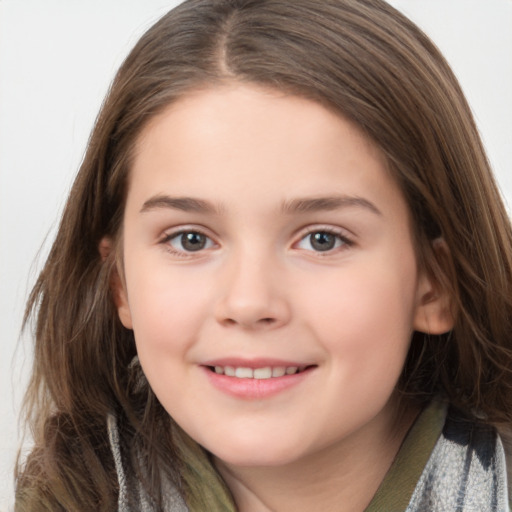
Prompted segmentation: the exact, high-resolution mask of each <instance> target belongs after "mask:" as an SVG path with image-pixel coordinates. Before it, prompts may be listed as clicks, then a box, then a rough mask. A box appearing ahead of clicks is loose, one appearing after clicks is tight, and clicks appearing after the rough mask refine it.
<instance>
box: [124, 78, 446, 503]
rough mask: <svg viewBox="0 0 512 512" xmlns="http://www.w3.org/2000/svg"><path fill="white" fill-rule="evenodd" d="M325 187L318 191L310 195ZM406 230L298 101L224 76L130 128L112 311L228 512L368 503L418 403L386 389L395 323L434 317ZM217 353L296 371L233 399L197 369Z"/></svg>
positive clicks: (386, 191) (338, 142) (379, 170)
mask: <svg viewBox="0 0 512 512" xmlns="http://www.w3.org/2000/svg"><path fill="white" fill-rule="evenodd" d="M169 197H170V198H173V200H169ZM325 197H328V198H333V197H335V198H336V201H331V202H330V203H329V204H326V203H325V202H324V204H323V206H322V204H320V205H319V204H318V203H314V202H312V201H311V200H314V199H318V198H325ZM175 198H194V199H197V200H200V201H204V202H207V203H208V205H209V210H205V211H203V210H202V209H200V208H199V209H198V208H197V207H198V203H197V202H196V203H192V202H190V201H188V202H187V201H185V202H184V201H181V202H180V201H175V200H174V199H175ZM339 198H342V199H341V200H339ZM299 200H309V203H307V204H308V205H309V208H302V209H301V208H300V207H298V201H299ZM334 203H336V204H334ZM201 204H202V203H201ZM300 204H301V205H304V204H306V203H304V201H303V202H302V203H300ZM283 205H287V208H285V209H283ZM210 210H211V211H210ZM183 231H188V232H199V233H202V234H203V235H205V236H206V237H207V238H202V239H201V240H202V241H204V244H205V245H204V248H202V249H200V250H197V251H191V250H187V248H186V247H184V246H183V239H182V237H181V235H180V234H179V233H181V232H183ZM411 231H412V228H411V221H410V215H409V211H408V208H407V205H406V203H405V200H404V198H403V196H402V193H401V191H400V189H399V188H398V186H397V184H396V183H395V181H394V180H393V178H392V177H391V175H390V173H389V171H388V169H387V166H386V162H385V160H384V158H383V157H382V155H381V154H380V153H379V151H378V150H377V149H376V148H375V147H374V146H373V145H372V144H371V143H370V142H369V141H368V140H367V139H366V138H365V137H364V136H363V135H362V134H361V133H360V132H359V131H358V129H357V128H356V127H354V126H353V125H352V124H350V123H349V122H347V121H346V120H344V119H343V118H342V117H340V116H338V115H336V114H335V113H333V112H331V111H329V110H327V109H326V108H324V107H323V106H320V105H319V104H316V103H314V102H311V101H309V100H306V99H302V98H299V97H295V96H288V95H285V94H283V93H279V92H275V91H272V90H266V89H262V88H258V87H256V86H248V85H240V84H236V83H233V84H229V85H226V86H222V87H217V88H212V89H208V90H202V91H197V92H194V93H191V94H189V95H187V96H186V97H184V98H182V99H180V100H179V101H177V102H176V103H174V104H173V105H171V106H169V107H168V108H167V109H166V110H165V111H164V112H163V113H162V114H160V115H158V116H157V117H155V118H154V119H153V120H152V121H151V122H150V124H149V125H148V126H147V127H146V128H145V129H144V131H143V133H142V134H141V136H140V138H139V143H138V146H137V151H136V156H135V159H134V163H133V168H132V171H131V175H130V182H129V192H128V197H127V203H126V209H125V214H124V227H123V244H124V245H123V254H124V262H123V269H122V274H123V275H122V278H121V279H120V281H119V285H118V289H117V296H118V311H119V316H120V318H121V321H122V322H123V324H124V325H125V327H127V328H129V329H133V330H134V334H135V339H136V344H137V350H138V355H139V359H140V362H141V364H142V367H143V369H144V372H145V374H146V376H147V378H148V380H149V383H150V385H151V386H152V388H153V390H154V392H155V393H156V395H157V397H158V398H159V400H160V401H161V403H162V404H163V406H164V407H165V409H166V410H167V411H168V412H169V414H170V415H171V416H172V417H173V418H174V419H175V420H176V422H177V423H178V424H179V425H181V427H182V428H183V429H184V430H185V431H186V432H187V433H188V434H189V435H190V436H191V437H192V438H193V439H195V440H196V441H197V442H198V443H200V444H201V445H202V446H203V447H205V448H206V449H207V450H209V451H210V452H211V453H212V454H213V456H214V460H215V463H216V465H217V468H218V469H219V471H220V473H221V474H222V475H223V477H224V478H225V480H226V482H227V483H228V486H229V487H230V489H231V491H232V492H233V495H234V497H235V500H236V502H237V506H238V508H239V510H240V511H242V512H245V511H258V512H260V511H269V510H272V511H288V510H290V511H291V510H293V511H295V512H300V511H302V510H326V511H329V510H336V511H339V510H350V511H358V510H364V508H365V507H366V505H367V504H368V503H369V501H370V500H371V497H372V496H373V494H374V493H375V491H376V489H377V488H378V485H379V483H380V482H381V481H382V479H383V477H384V475H385V472H386V471H387V469H388V468H389V466H390V464H391V462H392V460H393V458H394V456H395V455H396V452H397V451H398V449H399V446H400V443H401V442H402V440H403V437H404V436H405V434H406V432H407V430H408V428H409V427H410V425H411V423H412V421H413V420H414V418H415V416H416V415H417V412H418V411H416V410H415V409H414V408H413V407H407V406H404V404H403V403H401V405H400V404H399V403H398V400H397V397H396V394H395V392H394V390H395V386H396V382H397V380H398V378H399V376H400V373H401V370H402V367H403V364H404V360H405V358H406V355H407V351H408V348H409V342H410V339H411V334H412V332H413V331H414V330H421V331H426V330H429V331H430V332H432V333H440V332H445V331H446V330H448V329H449V328H450V327H451V325H450V324H451V318H450V316H449V314H447V308H446V301H445V300H444V297H443V296H442V294H441V293H440V292H439V290H437V288H436V286H435V283H433V282H432V280H430V279H428V278H427V276H425V275H424V274H423V273H422V272H421V271H420V269H419V268H418V264H417V259H416V253H415V249H414V246H413V241H412V232H411ZM325 232H328V233H330V234H331V235H332V236H333V237H334V238H332V240H333V241H334V245H333V247H332V249H329V250H322V251H321V250H318V246H316V245H314V244H313V243H312V238H311V233H319V235H318V236H320V237H322V236H325V235H322V233H325ZM196 240H197V238H196ZM196 246H197V245H196ZM329 247H330V246H329ZM222 358H242V359H243V360H244V361H245V360H251V361H253V360H256V359H261V358H272V359H277V360H285V361H292V362H298V363H301V364H303V365H309V366H310V369H309V370H308V371H307V372H305V374H304V375H302V376H301V377H300V378H298V379H297V382H296V383H295V384H294V385H292V386H291V387H287V388H286V389H284V390H282V391H280V392H277V393H274V394H271V395H269V396H266V395H265V396H262V397H256V398H255V397H253V396H250V397H244V396H233V395H231V394H229V393H226V392H225V391H224V390H222V389H219V388H218V387H216V386H215V385H213V384H212V380H211V379H210V376H211V375H209V374H208V372H209V370H207V369H206V367H205V364H206V363H208V362H211V361H214V360H219V359H222ZM399 406H400V407H401V408H400V410H399ZM340 507H345V508H340Z"/></svg>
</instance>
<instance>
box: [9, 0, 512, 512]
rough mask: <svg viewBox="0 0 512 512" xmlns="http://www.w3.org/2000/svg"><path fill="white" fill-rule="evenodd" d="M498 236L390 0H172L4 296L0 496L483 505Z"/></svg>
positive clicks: (503, 342)
mask: <svg viewBox="0 0 512 512" xmlns="http://www.w3.org/2000/svg"><path fill="white" fill-rule="evenodd" d="M511 235H512V233H511V227H510V223H509V220H508V218H507V215H506V213H505V210H504V207H503V204H502V202H501V199H500V197H499V194H498V192H497V189H496V186H495V183H494V180H493V177H492V174H491V172H490V170H489V166H488V163H487V160H486V157H485V154H484V151H483V148H482V144H481V142H480V139H479V137H478V134H477V130H476V128H475V125H474V122H473V120H472V117H471V114H470V110H469V108H468V105H467V103H466V102H465V100H464V97H463V95H462V93H461V90H460V88H459V86H458V84H457V81H456V79H455V78H454V76H453V74H452V72H451V71H450V69H449V67H448V66H447V64H446V62H445V61H444V59H443V58H442V57H441V55H440V54H439V52H438V51H437V50H436V48H435V47H434V46H433V44H432V43H431V42H430V41H429V40H428V39H427V38H426V36H425V35H424V34H423V33H422V32H421V31H419V29H418V28H417V27H415V26H414V25H413V24H412V23H411V22H410V21H408V20H407V19H405V18H404V17H403V16H402V15H400V14H399V13H398V12H396V11H395V10H394V9H393V8H391V7H390V6H389V5H388V4H386V3H384V2H383V1H381V0H357V1H356V0H325V1H322V2H317V1H314V0H294V1H293V2H287V1H283V0H215V1H212V0H208V1H206V0H189V1H186V2H184V3H183V4H181V5H180V6H179V7H178V8H176V9H174V10H173V11H171V12H170V13H169V14H167V15H166V16H164V18H162V19H161V20H160V21H159V22H158V23H157V24H156V25H155V26H154V27H152V28H151V29H150V30H149V31H148V32H147V33H146V34H145V35H144V36H143V37H142V39H141V40H140V41H139V43H138V44H137V45H136V47H135V48H134V50H133V51H132V52H131V54H130V55H129V56H128V58H127V59H126V61H125V63H124V64H123V66H122V67H121V69H120V71H119V73H118V75H117V77H116V79H115V80H114V83H113V85H112V88H111V91H110V93H109V96H108V98H107V99H106V101H105V104H104V106H103V108H102V111H101V113H100V115H99V117H98V120H97V123H96V126H95V128H94V131H93V134H92V136H91V139H90V142H89V147H88V151H87V154H86V157H85V159H84V162H83V164H82V167H81V169H80V172H79V175H78V177H77V179H76V181H75V184H74V187H73V189H72V191H71V194H70V197H69V200H68V203H67V207H66V209H65V212H64V215H63V220H62V222H61V225H60V229H59V232H58V235H57V238H56V241H55V243H54V245H53V248H52V251H51V253H50V255H49V258H48V261H47V264H46V266H45V268H44V269H43V271H42V274H41V276H40V277H39V280H38V282H37V284H36V286H35V288H34V290H33V293H32V295H31V298H30V301H29V304H28V308H27V317H28V316H30V315H35V316H36V319H37V322H36V333H35V338H36V346H35V363H34V372H33V377H32V381H31V384H30V388H29V390H28V393H27V407H28V411H29V415H30V417H31V418H32V420H33V431H34V441H35V446H34V448H33V451H32V453H31V454H30V456H29V457H28V460H27V461H26V462H25V463H24V464H23V465H22V466H21V467H20V469H19V471H18V475H17V503H16V510H19V511H23V510H38V511H40V510H52V511H55V510H72V511H86V510H87V511H89V510H105V511H107V510H108V511H111V510H119V511H123V512H124V511H135V510H164V511H168V510H172V511H181V510H191V511H217V510H219V511H220V510H226V511H235V510H238V511H240V512H248V511H250V512H253V511H258V512H259V511H277V512H280V511H291V510H293V511H299V512H300V511H301V510H336V511H340V510H346V511H362V510H366V511H376V510H386V511H388V510H390V511H405V510H407V511H420V510H435V511H452V510H460V511H477V510H478V511H503V510H507V509H508V506H507V483H506V475H505V473H506V469H505V455H504V448H503V443H502V440H503V439H505V437H506V435H507V433H508V430H509V427H510V424H511V421H512V404H511V401H512V393H511V392H510V388H511V384H512V374H511V371H512V352H511V343H510V341H509V332H510V330H511V327H512V326H511V323H512V305H511V285H512V275H511V272H512V236H511ZM498 431H500V434H498V433H497V432H498Z"/></svg>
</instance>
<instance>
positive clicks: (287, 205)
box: [282, 196, 382, 216]
mask: <svg viewBox="0 0 512 512" xmlns="http://www.w3.org/2000/svg"><path fill="white" fill-rule="evenodd" d="M347 207H358V208H364V209H366V210H369V211H370V212H372V213H374V214H375V215H379V216H380V215H382V212H381V211H380V210H379V209H378V208H377V207H376V206H375V205H374V204H373V203H372V202H370V201H368V200H367V199H364V198H363V197H358V196H329V197H316V198H303V199H302V198H298V199H292V200H291V201H285V202H284V203H283V205H282V210H283V212H285V213H311V212H318V211H331V210H339V209H341V208H347Z"/></svg>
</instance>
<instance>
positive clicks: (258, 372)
mask: <svg viewBox="0 0 512 512" xmlns="http://www.w3.org/2000/svg"><path fill="white" fill-rule="evenodd" d="M209 368H210V370H211V371H213V372H215V373H217V374H218V375H226V376H227V377H235V378H238V379H272V378H277V377H284V376H285V375H295V374H296V373H300V372H302V371H304V370H305V369H306V368H307V366H302V367H299V366H275V367H271V366H265V367H262V368H247V367H243V366H237V367H235V366H209Z"/></svg>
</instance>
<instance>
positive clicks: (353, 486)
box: [215, 407, 419, 512]
mask: <svg viewBox="0 0 512 512" xmlns="http://www.w3.org/2000/svg"><path fill="white" fill-rule="evenodd" d="M418 412H419V411H418V410H417V409H416V408H413V407H410V408H408V409H407V410H406V411H405V412H404V413H403V414H402V415H401V417H400V418H399V420H398V421H397V420H396V416H395V417H394V418H389V420H388V421H387V422H386V423H385V424H382V422H375V424H373V423H372V424H368V425H367V426H365V428H364V429H361V430H360V431H358V432H357V433H355V434H353V435H352V436H349V438H345V439H343V440H341V441H339V442H338V443H337V444H335V445H329V446H328V447H326V448H325V449H324V450H321V451H319V452H315V453H314V454H311V455H307V456H305V457H302V458H301V459H299V460H297V461H294V462H292V463H289V464H286V465H283V466H276V467H239V466H233V465H229V464H226V463H225V462H222V461H220V460H218V459H216V460H215V464H216V466H217V469H218V470H219V472H220V473H221V475H222V477H223V478H224V480H225V481H226V483H227V485H228V487H229V489H230V490H231V492H232V494H233V497H234V500H235V502H236V504H237V510H238V511H239V512H255V511H258V512H285V511H292V510H293V511H294V512H302V511H310V510H322V511H325V512H330V511H333V512H334V511H336V512H344V511H347V512H348V511H350V512H363V511H364V510H365V508H366V507H367V506H368V504H369V503H370V501H371V499H372V497H373V496H374V494H375V493H376V491H377V489H378V487H379V485H380V483H381V482H382V480H383V479H384V476H385V474H386V472H387V471H388V469H389V467H390V466H391V464H392V462H393V460H394V458H395V456H396V454H397V452H398V450H399V448H400V446H401V444H402V442H403V439H404V437H405V435H406V434H407V431H408V430H409V428H410V426H411V425H412V423H413V422H414V420H415V418H416V416H417V414H418Z"/></svg>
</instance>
